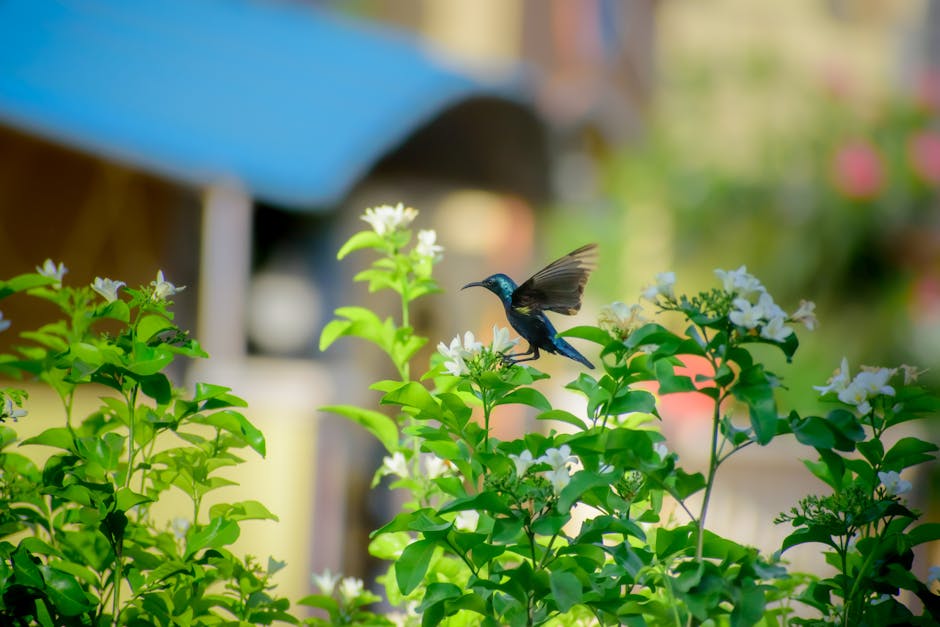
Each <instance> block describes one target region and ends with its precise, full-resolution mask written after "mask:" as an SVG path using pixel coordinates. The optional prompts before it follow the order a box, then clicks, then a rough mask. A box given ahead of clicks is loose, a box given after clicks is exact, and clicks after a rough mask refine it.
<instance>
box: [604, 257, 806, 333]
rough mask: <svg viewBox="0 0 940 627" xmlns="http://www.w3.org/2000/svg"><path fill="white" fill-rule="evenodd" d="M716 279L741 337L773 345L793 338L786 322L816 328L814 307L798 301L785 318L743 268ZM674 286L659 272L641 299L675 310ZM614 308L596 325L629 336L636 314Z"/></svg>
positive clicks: (670, 277)
mask: <svg viewBox="0 0 940 627" xmlns="http://www.w3.org/2000/svg"><path fill="white" fill-rule="evenodd" d="M715 275H716V276H717V277H718V278H719V279H721V282H722V289H723V290H724V294H725V295H726V296H727V297H728V298H729V299H730V301H731V310H730V311H729V312H728V318H729V319H730V320H731V322H732V323H733V324H734V325H735V326H736V327H738V328H739V329H741V330H743V332H744V333H747V334H755V335H760V337H762V338H764V339H766V340H771V341H773V342H784V341H786V339H787V338H789V337H790V336H791V335H793V329H792V328H791V327H789V326H787V324H786V323H787V322H799V323H802V324H803V325H804V326H805V327H806V328H807V329H809V330H810V331H812V330H813V329H815V328H816V315H815V313H814V310H815V308H816V305H815V304H813V303H812V302H809V301H805V300H804V301H801V302H800V307H799V309H797V310H796V311H795V312H794V313H793V314H787V312H785V311H784V310H783V309H782V308H781V307H780V306H779V305H777V304H776V303H775V302H774V299H773V297H772V296H771V295H770V293H769V292H768V291H767V289H766V288H765V287H764V286H763V284H761V282H760V281H759V280H758V279H757V277H755V276H754V275H752V274H749V273H748V271H747V267H746V266H741V267H740V268H738V269H737V270H721V269H718V270H715ZM675 283H676V275H675V273H674V272H660V273H659V274H657V275H656V279H655V282H654V283H653V284H652V285H650V286H649V287H647V288H646V289H644V290H643V293H642V295H641V296H642V297H643V298H645V299H646V300H649V301H651V302H653V303H654V304H656V305H659V306H660V307H667V308H676V307H678V303H677V302H676V297H675ZM615 305H616V303H615ZM613 307H614V305H612V306H611V311H610V312H605V313H604V315H603V316H602V318H601V320H600V321H599V325H600V326H601V328H604V329H605V330H607V331H608V332H610V333H612V334H618V333H624V332H626V333H627V334H628V333H629V331H626V330H627V329H628V328H629V327H630V326H631V325H632V326H639V324H642V322H643V321H642V318H641V317H640V316H639V310H628V309H625V308H620V309H619V311H618V310H615V309H613ZM618 314H619V315H618Z"/></svg>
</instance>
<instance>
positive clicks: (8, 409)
mask: <svg viewBox="0 0 940 627" xmlns="http://www.w3.org/2000/svg"><path fill="white" fill-rule="evenodd" d="M27 413H29V412H27V411H26V410H25V409H20V408H19V407H17V406H16V405H14V404H13V399H11V398H9V397H8V398H6V399H4V401H3V410H2V411H0V422H3V420H4V419H5V418H12V419H13V421H14V422H16V421H17V420H18V419H20V418H22V417H23V416H25V415H26V414H27Z"/></svg>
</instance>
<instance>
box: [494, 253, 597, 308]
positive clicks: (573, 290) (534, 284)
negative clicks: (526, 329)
mask: <svg viewBox="0 0 940 627" xmlns="http://www.w3.org/2000/svg"><path fill="white" fill-rule="evenodd" d="M595 267H597V244H587V245H586V246H582V247H581V248H579V249H577V250H574V251H572V252H570V253H568V254H567V255H565V256H564V257H562V258H561V259H558V260H556V261H553V262H552V263H550V264H548V265H547V266H545V267H544V268H542V269H541V270H539V271H538V272H536V273H535V274H534V275H533V276H532V278H530V279H529V280H528V281H526V282H525V283H523V284H522V285H520V286H519V287H517V288H516V290H515V291H514V292H513V293H512V307H513V309H516V310H518V311H521V312H523V313H534V312H536V311H539V310H542V311H544V310H547V311H555V312H558V313H562V314H567V315H569V316H570V315H572V314H575V313H578V310H579V309H581V296H582V294H584V284H585V283H587V280H588V275H589V274H590V273H591V271H592V270H593V269H594V268H595Z"/></svg>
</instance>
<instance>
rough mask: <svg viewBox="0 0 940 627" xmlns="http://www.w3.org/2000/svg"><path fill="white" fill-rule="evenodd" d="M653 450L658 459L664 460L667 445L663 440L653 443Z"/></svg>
mask: <svg viewBox="0 0 940 627" xmlns="http://www.w3.org/2000/svg"><path fill="white" fill-rule="evenodd" d="M653 450H654V451H656V454H657V455H659V459H660V460H662V461H666V457H667V456H668V455H669V447H667V446H666V443H665V442H657V443H656V444H654V445H653Z"/></svg>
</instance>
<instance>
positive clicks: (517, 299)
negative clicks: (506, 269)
mask: <svg viewBox="0 0 940 627" xmlns="http://www.w3.org/2000/svg"><path fill="white" fill-rule="evenodd" d="M596 252H597V245H596V244H588V245H587V246H582V247H581V248H579V249H577V250H575V251H572V252H571V253H568V254H567V255H565V256H564V257H562V258H561V259H558V260H556V261H554V262H552V263H550V264H549V265H548V266H546V267H545V268H543V269H542V270H540V271H538V272H536V273H535V274H534V275H533V276H532V278H530V279H529V280H528V281H526V282H525V283H523V284H522V285H516V282H515V281H513V280H512V279H511V278H509V277H508V276H506V275H505V274H494V275H491V276H488V277H487V278H485V279H483V280H482V281H476V282H473V283H468V284H466V285H464V286H463V288H461V289H466V288H468V287H473V286H480V287H485V288H486V289H488V290H489V291H491V292H493V293H494V294H496V296H498V297H499V300H500V301H501V302H502V303H503V307H504V308H505V310H506V318H507V319H508V320H509V324H511V325H512V328H514V329H515V330H516V332H518V333H519V335H521V336H522V337H523V338H524V339H525V340H526V341H527V342H528V343H529V350H527V351H526V352H524V353H516V354H513V355H507V356H506V357H507V359H508V360H509V361H511V362H513V363H516V362H520V361H530V360H534V359H538V358H539V350H540V349H541V350H544V351H545V352H548V353H555V354H560V355H564V356H565V357H568V358H570V359H573V360H575V361H578V362H581V363H582V364H584V365H585V366H587V367H588V368H593V367H594V365H593V364H591V362H589V361H588V360H587V359H585V358H584V356H583V355H582V354H581V353H579V352H578V351H576V350H575V349H574V347H573V346H571V344H569V343H568V342H566V341H565V340H564V339H562V338H560V337H558V332H557V331H556V330H555V327H554V326H553V325H552V323H551V321H550V320H549V319H548V317H547V316H546V315H545V311H555V312H558V313H563V314H567V315H571V314H574V313H577V311H578V310H579V309H580V308H581V296H582V294H583V293H584V284H585V283H586V282H587V279H588V275H589V274H590V272H591V270H593V269H594V266H595V257H596ZM530 355H531V356H530Z"/></svg>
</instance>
